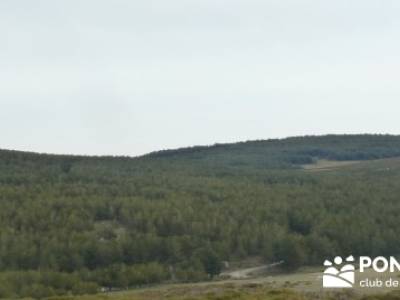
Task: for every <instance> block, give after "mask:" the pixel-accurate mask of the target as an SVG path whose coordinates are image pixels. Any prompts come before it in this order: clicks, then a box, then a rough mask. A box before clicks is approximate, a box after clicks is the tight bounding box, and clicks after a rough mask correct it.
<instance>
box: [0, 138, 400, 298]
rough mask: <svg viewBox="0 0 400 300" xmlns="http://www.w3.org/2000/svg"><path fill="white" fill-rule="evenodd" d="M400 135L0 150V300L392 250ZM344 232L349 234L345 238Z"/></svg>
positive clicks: (397, 246) (398, 248)
mask: <svg viewBox="0 0 400 300" xmlns="http://www.w3.org/2000/svg"><path fill="white" fill-rule="evenodd" d="M396 156H400V137H397V136H370V135H357V136H324V137H301V138H300V137H299V138H290V139H285V140H269V141H256V142H246V143H238V144H228V145H216V146H210V147H194V148H187V149H181V150H174V151H163V152H157V153H152V154H150V155H147V156H144V157H139V158H128V157H81V156H55V155H39V154H34V153H24V152H18V151H5V150H3V151H0V170H1V172H0V203H1V210H0V297H25V296H33V297H36V298H40V297H42V296H51V295H57V294H64V293H66V292H69V293H74V294H80V293H91V292H96V291H98V290H99V289H100V288H104V289H113V288H127V287H133V286H139V285H145V284H151V283H157V282H161V281H168V280H181V281H193V280H202V279H207V278H210V277H212V276H215V275H217V274H218V273H219V272H220V270H221V261H222V260H228V261H229V260H232V259H240V258H244V257H247V256H253V255H258V256H263V257H264V259H265V260H266V261H267V262H275V261H279V260H284V261H285V265H286V267H287V268H288V269H293V268H296V267H298V266H301V265H304V264H320V263H321V262H322V261H323V259H325V258H326V257H329V256H331V255H339V254H343V256H345V255H348V254H350V253H351V254H353V255H378V254H379V255H389V254H398V253H399V252H400V240H399V239H398V238H397V236H399V234H400V226H399V221H398V215H399V213H400V203H399V200H398V195H400V186H399V185H398V182H399V180H400V162H399V161H398V160H397V159H392V160H381V161H372V162H366V163H363V164H359V165H357V166H358V167H352V168H343V169H338V170H336V171H331V172H319V173H314V172H305V171H304V170H302V169H301V168H300V165H301V164H304V163H311V162H314V161H316V160H318V159H321V158H324V159H331V160H370V159H378V158H388V157H396ZM344 227H345V228H346V230H343V229H344Z"/></svg>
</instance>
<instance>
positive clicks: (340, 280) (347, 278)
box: [322, 256, 355, 288]
mask: <svg viewBox="0 0 400 300" xmlns="http://www.w3.org/2000/svg"><path fill="white" fill-rule="evenodd" d="M333 262H334V263H335V265H336V266H333V263H332V262H330V261H329V260H325V262H324V266H325V267H327V268H326V269H325V271H324V275H323V278H322V286H323V287H324V288H351V287H353V284H354V270H355V268H354V265H353V263H354V257H353V256H349V257H347V258H346V262H347V264H345V265H344V266H342V267H341V268H340V269H339V267H340V265H341V264H342V263H343V259H342V258H341V257H340V256H336V257H335V259H334V260H333Z"/></svg>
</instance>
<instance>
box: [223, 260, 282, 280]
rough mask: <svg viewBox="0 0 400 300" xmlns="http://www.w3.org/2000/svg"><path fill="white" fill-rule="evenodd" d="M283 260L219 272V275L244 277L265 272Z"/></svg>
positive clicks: (235, 277)
mask: <svg viewBox="0 0 400 300" xmlns="http://www.w3.org/2000/svg"><path fill="white" fill-rule="evenodd" d="M282 263H283V262H282V261H279V262H275V263H272V264H268V265H262V266H258V267H253V268H246V269H239V270H235V271H225V272H222V273H221V274H220V276H221V277H228V278H231V279H246V278H250V277H254V276H257V275H260V274H263V273H265V272H266V271H268V270H270V269H271V268H273V267H276V266H279V265H281V264H282Z"/></svg>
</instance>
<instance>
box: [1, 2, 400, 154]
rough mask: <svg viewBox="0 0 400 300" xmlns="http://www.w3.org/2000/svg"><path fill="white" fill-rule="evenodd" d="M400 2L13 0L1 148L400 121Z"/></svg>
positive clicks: (140, 146) (170, 144)
mask: <svg viewBox="0 0 400 300" xmlns="http://www.w3.org/2000/svg"><path fill="white" fill-rule="evenodd" d="M399 16H400V1H398V0H392V1H391V0H376V1H372V0H335V1H328V0H313V1H312V0H302V1H299V0H240V1H239V0H238V1H237V0H168V1H167V0H158V1H154V0H44V1H43V0H34V1H33V0H1V1H0V37H1V39H0V137H1V143H0V148H8V149H18V150H30V151H39V152H51V153H75V154H114V155H119V154H124V155H138V154H143V153H146V152H149V151H153V150H159V149H165V148H176V147H182V146H189V145H195V144H212V143H215V142H232V141H241V140H249V139H265V138H272V137H285V136H292V135H304V134H325V133H361V132H370V133H396V134H398V133H400V18H399Z"/></svg>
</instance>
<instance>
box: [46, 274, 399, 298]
mask: <svg viewBox="0 0 400 300" xmlns="http://www.w3.org/2000/svg"><path fill="white" fill-rule="evenodd" d="M397 275H398V274H389V273H383V274H378V273H375V272H373V271H372V270H366V272H365V273H362V274H361V273H357V274H356V278H357V279H358V280H361V279H365V278H370V279H375V278H376V277H379V278H380V279H382V280H385V279H387V278H389V277H392V278H393V279H399V278H398V276H397ZM321 280H322V273H321V269H320V268H304V269H301V270H299V272H296V273H292V274H279V275H275V276H266V277H260V278H255V279H248V280H236V281H235V280H230V281H216V282H203V283H196V284H173V285H172V284H171V285H167V284H165V285H161V286H157V287H152V288H143V289H137V290H129V291H120V292H114V293H108V294H99V295H92V296H77V297H55V298H52V300H230V299H232V300H334V299H339V300H352V299H355V300H383V299H385V300H386V299H387V300H400V290H394V289H388V288H369V289H368V288H360V287H359V284H358V283H356V284H355V287H354V288H353V289H345V290H340V289H339V290H336V289H322V282H321Z"/></svg>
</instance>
